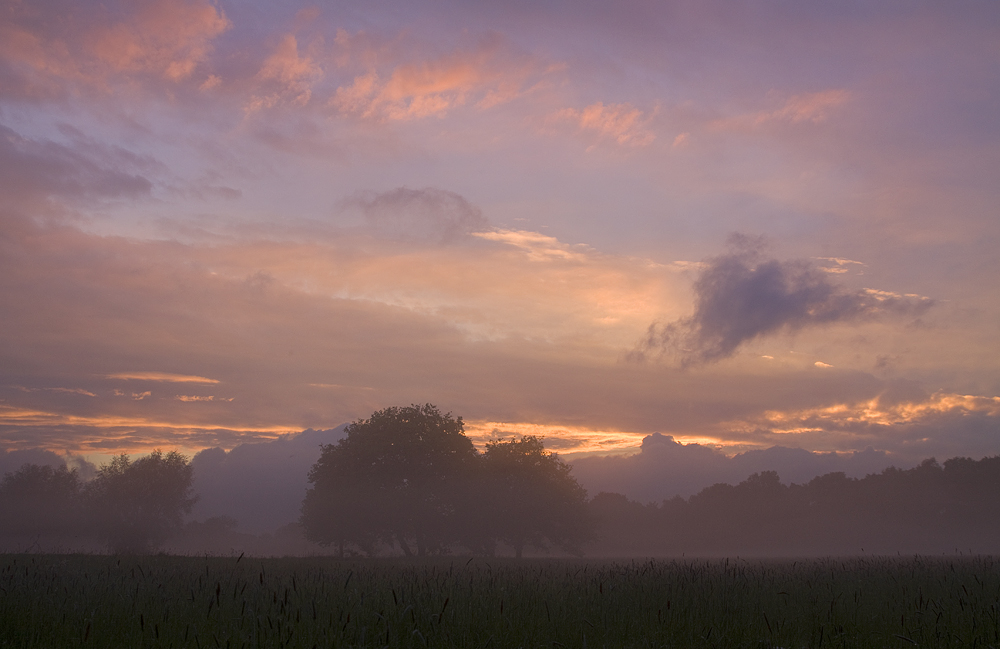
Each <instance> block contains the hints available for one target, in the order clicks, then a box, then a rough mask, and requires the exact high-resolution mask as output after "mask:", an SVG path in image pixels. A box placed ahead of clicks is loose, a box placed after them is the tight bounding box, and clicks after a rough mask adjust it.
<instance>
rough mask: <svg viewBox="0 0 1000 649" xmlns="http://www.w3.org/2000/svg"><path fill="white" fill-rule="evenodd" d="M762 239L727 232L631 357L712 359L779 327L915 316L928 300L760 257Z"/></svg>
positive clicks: (685, 361) (809, 266) (683, 360)
mask: <svg viewBox="0 0 1000 649" xmlns="http://www.w3.org/2000/svg"><path fill="white" fill-rule="evenodd" d="M763 245H764V244H763V240H762V239H761V238H753V237H748V236H746V235H742V234H734V235H732V236H730V238H729V241H728V247H729V251H728V252H727V253H726V254H723V255H720V256H718V257H714V258H712V259H709V260H708V262H707V263H706V265H705V267H704V269H703V270H702V271H701V273H700V275H699V277H698V279H697V280H695V283H694V291H695V312H694V315H693V316H691V317H690V318H681V319H679V320H676V321H674V322H671V323H667V324H659V323H655V322H654V323H653V324H652V325H650V327H649V330H648V332H647V335H646V337H645V338H644V339H643V340H641V341H640V342H639V344H638V345H637V346H636V348H635V350H634V351H633V352H632V354H631V357H632V358H633V359H636V360H643V359H645V358H646V357H648V356H650V355H656V354H661V353H675V354H677V355H678V356H679V357H680V360H681V364H682V365H684V366H690V365H700V364H705V363H712V362H714V361H718V360H721V359H723V358H727V357H729V356H732V355H733V354H735V353H736V351H737V350H738V349H739V347H740V346H741V345H743V344H744V343H747V342H749V341H752V340H754V339H756V338H761V337H764V336H768V335H771V334H776V333H779V332H781V331H797V330H800V329H804V328H807V327H814V326H818V325H824V324H832V323H837V322H858V321H863V320H871V319H876V318H879V317H883V316H911V317H915V316H919V315H920V314H922V313H924V312H925V311H926V310H927V309H928V308H930V307H931V305H932V304H933V301H932V300H930V299H928V298H922V297H916V296H902V295H896V294H893V293H887V292H883V291H874V290H871V289H863V290H849V289H847V288H844V287H842V286H838V285H836V284H834V283H833V282H831V281H830V278H829V274H828V273H824V272H823V271H822V270H820V269H819V268H817V267H816V266H815V265H814V264H813V263H812V262H810V261H806V260H791V261H778V260H776V259H765V258H764V255H763V252H764V251H763Z"/></svg>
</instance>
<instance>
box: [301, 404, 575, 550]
mask: <svg viewBox="0 0 1000 649" xmlns="http://www.w3.org/2000/svg"><path fill="white" fill-rule="evenodd" d="M346 433H347V436H346V437H345V438H344V439H343V440H341V441H340V442H338V443H337V444H331V445H327V446H324V447H323V451H322V454H321V456H320V459H319V460H318V461H317V462H316V464H315V465H314V466H313V468H312V470H311V471H310V473H309V482H310V483H311V485H312V486H311V488H310V489H309V491H308V492H307V494H306V498H305V500H304V501H303V504H302V518H301V520H302V524H303V526H304V527H305V530H306V534H307V536H308V537H309V538H310V539H311V540H314V541H317V542H319V543H321V544H325V545H335V546H337V547H338V548H339V549H340V551H341V552H344V551H345V549H346V548H351V549H354V550H358V551H362V552H367V553H370V552H374V551H375V550H376V549H377V547H378V546H379V545H380V544H382V545H387V546H390V547H398V548H399V549H400V550H401V551H402V552H403V553H404V554H405V555H407V556H410V555H411V554H417V555H424V554H428V553H433V552H441V551H446V550H447V549H448V548H450V547H453V546H463V547H465V548H467V549H469V550H472V551H474V552H479V553H485V554H491V553H492V552H493V549H494V548H495V546H496V543H497V542H503V543H507V544H509V545H511V546H513V547H514V548H515V551H516V553H517V554H518V556H520V555H521V553H522V550H523V549H524V547H525V546H533V547H538V548H546V547H557V548H560V549H563V550H575V549H577V548H578V546H579V543H580V542H581V541H582V540H584V539H586V538H587V529H588V524H587V512H586V507H585V503H586V492H585V491H584V490H583V488H582V487H580V485H579V484H578V483H577V482H576V480H575V479H573V478H572V476H571V475H570V469H569V466H568V465H566V464H565V463H563V462H562V461H561V460H559V458H558V457H557V456H555V455H553V454H551V453H548V452H546V451H545V450H544V447H543V446H542V442H541V440H540V439H538V438H536V437H523V438H521V439H512V440H510V441H496V442H491V443H490V444H489V445H488V446H487V449H486V452H485V453H482V454H480V453H479V452H477V451H476V449H475V447H474V446H473V444H472V441H471V440H469V438H468V437H466V435H465V432H464V424H463V422H462V418H461V417H453V416H452V415H451V413H447V414H442V413H441V412H440V411H439V410H438V409H437V407H435V406H433V405H430V404H426V405H423V406H418V405H413V406H408V407H391V408H386V409H384V410H379V411H377V412H375V413H373V414H372V416H371V417H370V418H368V419H362V420H358V421H356V422H354V423H352V424H350V425H349V426H348V427H347V429H346ZM414 548H415V549H414Z"/></svg>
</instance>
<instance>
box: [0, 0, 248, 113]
mask: <svg viewBox="0 0 1000 649" xmlns="http://www.w3.org/2000/svg"><path fill="white" fill-rule="evenodd" d="M56 16H58V19H55V18H54V17H56ZM230 26H231V24H230V22H229V20H228V19H227V18H226V17H225V15H224V14H223V13H222V12H221V10H219V9H218V8H217V7H216V6H215V5H214V4H213V3H210V2H204V1H200V0H194V1H190V2H189V1H185V0H143V1H139V2H130V3H124V2H112V3H108V4H102V5H96V6H91V5H81V4H79V3H76V2H63V1H59V0H56V1H54V2H39V3H17V7H16V10H15V9H14V8H11V10H10V11H5V12H4V14H3V16H0V66H2V67H4V68H6V71H7V73H8V74H9V75H10V78H11V81H12V82H13V83H11V84H8V88H7V89H6V92H4V93H3V94H5V95H7V96H8V97H14V98H20V99H33V100H37V99H41V98H49V97H56V96H61V95H64V94H66V93H67V92H69V91H70V90H71V89H73V88H83V89H89V90H97V91H98V92H107V91H108V89H109V87H110V86H109V84H110V82H112V81H113V80H114V79H115V77H117V76H126V77H131V76H134V75H152V76H153V77H154V78H158V79H163V80H166V81H168V82H171V83H177V82H180V81H184V80H186V79H189V78H191V77H192V76H193V74H194V71H195V70H196V68H197V67H198V66H199V65H201V64H202V63H204V62H205V61H206V59H207V58H208V56H209V55H210V53H211V51H212V41H213V39H215V38H216V37H217V36H219V35H220V34H222V33H223V32H225V31H226V30H227V29H229V27H230Z"/></svg>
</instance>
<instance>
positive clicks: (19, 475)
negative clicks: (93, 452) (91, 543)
mask: <svg viewBox="0 0 1000 649" xmlns="http://www.w3.org/2000/svg"><path fill="white" fill-rule="evenodd" d="M0 520H2V521H3V529H2V531H3V533H4V535H6V536H12V537H36V538H38V537H46V538H50V539H52V538H56V539H58V538H63V537H67V536H70V535H78V534H80V533H82V532H83V531H84V529H83V528H84V520H85V519H84V512H83V499H82V488H81V483H80V478H79V476H78V475H77V472H76V470H75V469H74V470H69V469H67V468H66V467H65V466H60V467H58V468H56V469H53V468H52V467H51V466H39V465H37V464H25V465H23V466H22V467H21V468H20V469H18V470H17V471H15V472H13V473H8V474H7V475H5V476H4V478H3V481H2V482H0Z"/></svg>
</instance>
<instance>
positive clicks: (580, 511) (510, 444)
mask: <svg viewBox="0 0 1000 649" xmlns="http://www.w3.org/2000/svg"><path fill="white" fill-rule="evenodd" d="M483 460H484V468H485V472H484V479H485V486H486V490H485V491H484V496H485V502H484V503H483V504H484V505H485V506H486V508H487V509H488V511H489V513H490V519H491V521H492V523H491V526H492V529H493V535H494V536H495V538H497V539H498V540H500V541H503V542H504V543H506V544H508V545H511V546H513V548H514V552H515V553H516V555H517V556H518V557H520V556H521V554H522V552H523V551H524V548H525V547H526V546H532V547H536V548H539V549H548V548H549V547H556V548H559V549H561V550H564V551H567V552H574V553H578V552H580V546H581V544H582V543H583V542H584V541H586V540H588V539H589V538H590V537H591V527H592V526H591V523H590V518H589V513H588V509H587V492H586V490H584V488H583V487H581V486H580V484H579V483H578V482H577V481H576V478H574V477H573V476H572V475H571V474H570V466H569V465H567V464H566V463H565V462H563V461H562V460H561V459H560V458H559V456H558V455H556V454H554V453H550V452H549V451H546V450H545V446H544V445H543V444H542V440H541V439H540V438H538V437H536V436H534V435H526V436H523V437H521V438H520V439H517V438H511V439H508V440H496V441H492V442H489V443H488V444H487V445H486V453H485V455H484V458H483Z"/></svg>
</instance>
